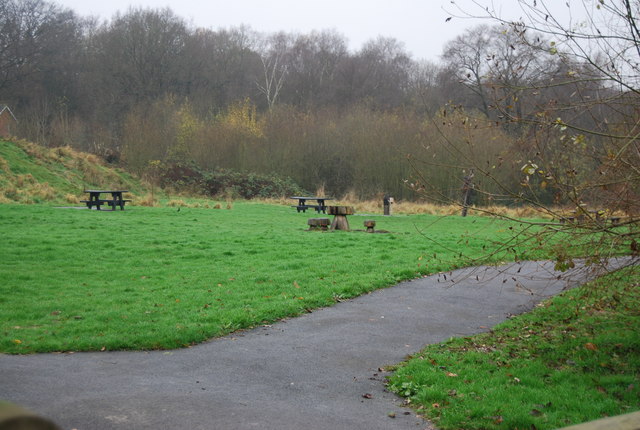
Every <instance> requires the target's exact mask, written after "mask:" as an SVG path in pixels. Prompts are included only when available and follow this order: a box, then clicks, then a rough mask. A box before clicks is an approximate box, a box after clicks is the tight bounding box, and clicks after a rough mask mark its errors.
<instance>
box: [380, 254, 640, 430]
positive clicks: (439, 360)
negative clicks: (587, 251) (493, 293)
mask: <svg viewBox="0 0 640 430" xmlns="http://www.w3.org/2000/svg"><path fill="white" fill-rule="evenodd" d="M639 287H640V269H639V268H638V267H637V266H636V267H632V268H629V269H626V270H624V271H621V272H618V273H614V274H611V275H609V276H607V277H605V278H602V279H600V280H597V281H596V282H594V283H591V284H590V285H587V286H585V287H582V288H580V289H577V290H572V291H569V292H567V293H565V294H563V295H562V296H558V297H555V298H553V299H551V300H549V301H547V302H545V303H544V304H542V305H540V306H539V307H538V308H537V309H535V310H534V311H533V312H531V313H528V314H525V315H521V316H518V317H516V318H513V319H511V320H509V321H507V322H505V323H503V324H500V325H499V326H496V327H495V328H494V329H493V330H492V331H491V332H489V333H486V334H481V335H477V336H472V337H467V338H457V339H451V340H450V341H448V342H445V343H442V344H438V345H431V346H429V347H427V348H426V349H424V350H423V351H422V352H421V353H419V354H417V355H416V356H415V357H414V358H413V359H412V360H410V361H409V362H408V363H407V364H406V365H404V366H402V367H401V368H400V369H399V370H398V371H397V372H396V373H395V374H394V375H393V377H392V378H391V380H390V384H389V387H390V388H391V389H392V390H393V391H395V392H396V393H398V394H400V395H401V396H404V397H406V398H407V399H408V401H410V403H411V404H412V405H413V407H415V408H417V409H418V410H419V412H420V413H422V414H424V415H425V416H426V417H427V418H429V419H431V420H433V421H434V422H435V424H436V425H437V426H438V428H441V429H443V430H446V429H460V428H464V429H532V428H535V429H554V428H559V427H564V426H567V425H569V424H573V423H580V422H584V421H590V420H594V419H598V418H602V417H604V416H612V415H619V414H623V413H627V412H631V411H634V410H638V409H640V288H639Z"/></svg>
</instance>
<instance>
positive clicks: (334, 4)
mask: <svg viewBox="0 0 640 430" xmlns="http://www.w3.org/2000/svg"><path fill="white" fill-rule="evenodd" d="M481 2H482V3H487V4H490V3H493V4H494V6H495V7H496V9H497V10H500V11H501V13H502V14H503V16H505V17H509V18H513V19H515V18H518V17H519V16H521V11H520V8H519V6H518V5H517V2H516V1H515V0H493V1H491V0H484V1H483V0H481ZM57 3H58V4H61V5H63V6H65V7H69V8H71V9H73V10H75V11H76V12H77V13H78V14H80V15H81V16H88V15H93V16H99V17H101V18H105V19H106V18H111V17H112V16H113V14H114V13H116V12H117V11H121V12H126V10H127V9H128V8H129V6H134V7H145V8H146V7H152V8H162V7H169V8H171V9H172V10H173V11H174V12H175V13H176V15H178V16H180V17H182V18H184V19H186V20H187V21H188V22H190V23H192V24H194V25H196V26H198V27H205V28H210V29H214V30H215V29H219V28H229V27H237V26H240V25H242V24H244V25H248V26H250V27H251V28H252V29H253V30H256V31H260V32H267V33H272V32H276V31H285V32H300V33H309V32H311V31H312V30H326V29H334V30H336V31H337V32H338V33H340V34H342V35H344V36H345V37H346V38H347V39H348V41H349V47H350V48H351V49H352V50H354V51H355V50H357V49H359V48H360V47H362V45H363V43H365V42H366V41H368V40H370V39H373V38H375V37H377V36H385V37H394V38H396V39H398V40H399V41H401V42H403V43H404V45H405V47H406V49H407V51H409V52H410V53H411V54H412V55H413V58H414V59H428V60H432V61H438V60H439V55H440V53H441V52H442V47H443V46H444V44H445V43H446V42H447V41H449V40H451V39H453V38H454V37H456V36H457V35H459V34H461V33H462V32H463V31H464V29H465V28H467V27H469V26H473V25H475V24H477V23H478V22H479V21H475V20H469V19H459V18H453V19H452V20H450V21H449V22H445V20H446V19H447V18H448V17H449V16H450V14H449V13H448V12H447V11H452V10H455V6H454V5H452V2H451V1H450V0H269V1H268V0H58V1H57ZM553 3H560V4H561V5H562V6H563V7H564V9H566V6H565V0H562V1H560V0H553ZM456 4H457V5H458V6H460V7H461V8H463V9H464V10H468V11H478V7H477V5H474V4H473V1H472V0H456Z"/></svg>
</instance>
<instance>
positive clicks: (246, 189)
mask: <svg viewBox="0 0 640 430" xmlns="http://www.w3.org/2000/svg"><path fill="white" fill-rule="evenodd" d="M160 185H161V186H162V187H163V188H165V187H171V188H174V189H176V190H178V191H181V190H183V191H195V192H196V193H199V194H204V195H207V196H210V197H220V196H225V197H229V196H231V197H239V198H244V199H255V198H278V197H283V196H291V195H299V194H306V191H304V190H303V189H302V188H301V187H300V186H299V185H298V184H296V183H295V182H294V181H293V180H292V179H291V178H281V177H279V176H276V175H261V174H257V173H243V172H237V171H233V170H227V169H219V170H215V171H213V172H206V171H202V170H201V169H200V168H198V167H197V166H196V165H195V164H191V163H174V164H171V165H166V166H164V167H163V168H162V170H161V172H160Z"/></svg>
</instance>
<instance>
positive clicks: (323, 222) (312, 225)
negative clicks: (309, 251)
mask: <svg viewBox="0 0 640 430" xmlns="http://www.w3.org/2000/svg"><path fill="white" fill-rule="evenodd" d="M307 224H308V225H309V230H327V229H328V228H329V218H309V219H308V220H307Z"/></svg>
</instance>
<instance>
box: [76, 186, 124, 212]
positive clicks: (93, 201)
mask: <svg viewBox="0 0 640 430" xmlns="http://www.w3.org/2000/svg"><path fill="white" fill-rule="evenodd" d="M84 192H85V193H87V194H89V200H80V201H81V202H82V203H85V204H86V205H87V207H88V208H89V209H91V208H92V207H93V206H95V207H96V209H98V210H100V206H102V205H108V206H111V210H112V211H113V210H115V209H116V206H120V210H124V204H125V203H126V202H130V201H131V200H126V199H123V198H122V194H124V193H128V192H129V191H128V190H85V191H84ZM100 194H111V198H110V199H108V198H100Z"/></svg>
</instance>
